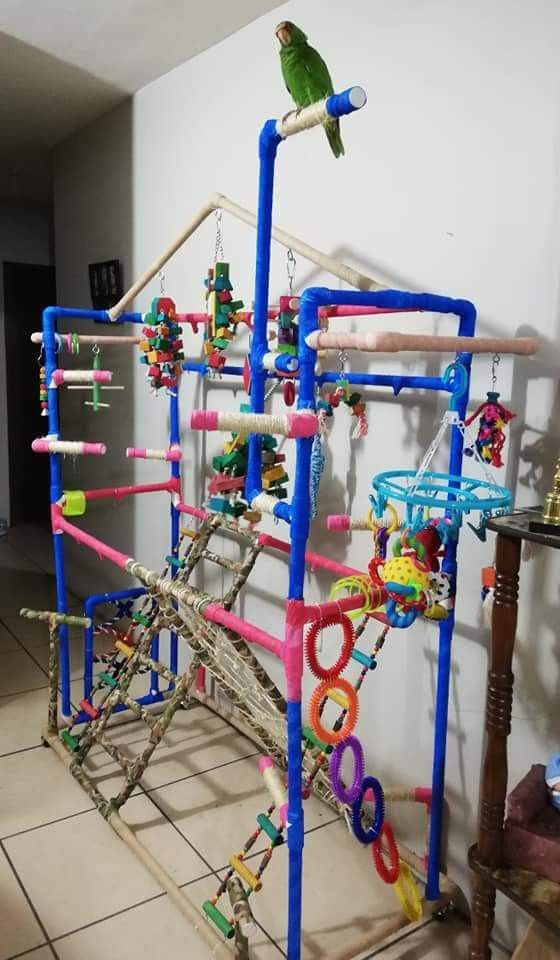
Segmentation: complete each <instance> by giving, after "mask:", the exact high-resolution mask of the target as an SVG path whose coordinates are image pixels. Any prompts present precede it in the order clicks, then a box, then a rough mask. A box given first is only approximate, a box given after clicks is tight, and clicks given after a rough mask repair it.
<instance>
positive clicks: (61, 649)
mask: <svg viewBox="0 0 560 960" xmlns="http://www.w3.org/2000/svg"><path fill="white" fill-rule="evenodd" d="M59 316H60V308H58V307H47V308H46V309H45V310H43V350H44V353H45V381H46V384H47V401H48V424H49V435H50V436H52V437H53V438H55V439H58V431H59V424H58V390H57V388H56V387H51V381H52V376H53V372H54V371H55V370H56V368H57V366H58V363H57V356H56V325H57V319H58V317H59ZM49 469H50V502H51V505H52V504H54V503H56V502H57V501H58V500H60V497H61V496H62V471H61V467H60V457H59V455H58V454H56V453H49ZM53 554H54V572H55V579H56V609H57V612H58V613H66V612H67V604H66V576H65V570H64V539H63V535H62V534H61V533H53ZM58 641H59V643H58V657H59V669H60V687H61V691H62V698H61V699H62V704H61V708H62V713H63V714H64V716H65V717H69V716H70V715H71V712H72V704H71V701H70V650H69V646H68V627H67V626H66V624H62V625H61V626H60V628H59V631H58Z"/></svg>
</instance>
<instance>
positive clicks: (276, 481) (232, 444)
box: [208, 403, 289, 522]
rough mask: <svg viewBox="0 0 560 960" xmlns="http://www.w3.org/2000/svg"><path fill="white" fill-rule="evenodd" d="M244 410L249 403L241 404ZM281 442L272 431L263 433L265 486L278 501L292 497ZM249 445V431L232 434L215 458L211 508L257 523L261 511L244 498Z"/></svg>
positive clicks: (211, 484)
mask: <svg viewBox="0 0 560 960" xmlns="http://www.w3.org/2000/svg"><path fill="white" fill-rule="evenodd" d="M240 411H241V413H250V412H251V407H250V405H249V404H245V403H243V404H241V406H240ZM277 445H278V441H277V440H276V438H275V437H273V436H270V435H269V434H263V435H262V464H263V475H262V479H263V488H264V490H266V492H267V493H270V494H271V495H273V496H275V497H276V498H277V499H278V500H285V499H286V498H287V496H288V491H287V489H286V484H287V483H288V481H289V477H288V474H287V473H286V471H285V469H284V466H283V464H284V462H285V459H286V457H285V454H283V453H277V451H276V447H277ZM248 455H249V444H248V440H247V437H246V435H245V434H241V433H232V435H231V439H230V440H228V441H226V443H225V444H224V446H223V452H222V453H221V454H219V455H218V456H215V457H213V459H212V466H213V468H214V470H215V471H216V475H215V476H214V477H213V478H212V480H211V481H210V484H209V486H208V494H209V500H208V508H209V509H210V510H213V511H215V512H216V513H226V514H229V515H230V516H233V517H242V516H244V517H245V519H247V520H249V521H250V522H255V521H256V520H259V519H260V514H256V512H254V511H252V510H251V509H250V507H249V504H248V503H247V501H246V500H245V499H244V498H243V489H244V486H245V474H246V472H247V459H248Z"/></svg>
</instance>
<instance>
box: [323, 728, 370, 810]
mask: <svg viewBox="0 0 560 960" xmlns="http://www.w3.org/2000/svg"><path fill="white" fill-rule="evenodd" d="M347 747H348V748H349V749H350V750H351V751H352V754H353V756H354V776H353V778H352V785H351V786H350V787H345V786H344V784H343V783H342V781H341V779H340V767H341V765H342V758H343V756H344V751H345V750H346V748H347ZM364 773H365V760H364V751H363V749H362V745H361V743H360V741H359V740H358V738H357V737H347V739H346V740H342V741H341V742H340V743H337V745H336V747H335V748H334V750H333V752H332V753H331V759H330V762H329V774H330V778H331V787H332V792H333V793H334V795H335V797H336V799H337V800H340V802H341V803H348V804H350V803H354V800H356V798H357V797H359V795H360V791H361V788H362V780H363V778H364Z"/></svg>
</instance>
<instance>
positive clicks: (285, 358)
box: [274, 353, 299, 373]
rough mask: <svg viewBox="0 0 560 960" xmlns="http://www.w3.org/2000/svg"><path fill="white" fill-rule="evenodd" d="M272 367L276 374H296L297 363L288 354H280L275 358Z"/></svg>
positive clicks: (295, 358) (295, 359) (294, 358)
mask: <svg viewBox="0 0 560 960" xmlns="http://www.w3.org/2000/svg"><path fill="white" fill-rule="evenodd" d="M274 366H275V368H276V371H277V373H297V371H298V370H299V361H298V358H297V357H293V356H291V354H289V353H280V354H278V356H277V357H276V358H275V361H274Z"/></svg>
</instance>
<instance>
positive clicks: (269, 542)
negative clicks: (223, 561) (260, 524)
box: [259, 533, 362, 577]
mask: <svg viewBox="0 0 560 960" xmlns="http://www.w3.org/2000/svg"><path fill="white" fill-rule="evenodd" d="M259 543H260V544H261V545H262V546H263V547H271V548H272V549H273V550H281V551H282V553H289V552H290V544H289V543H286V541H285V540H278V539H277V537H272V536H271V535H270V534H269V533H261V535H260V537H259ZM305 562H306V563H308V564H309V566H310V567H311V569H312V570H315V569H317V570H330V572H331V573H335V574H337V576H339V577H354V576H356V574H357V575H358V576H362V571H361V570H356V569H355V568H354V567H347V566H345V565H344V564H343V563H337V561H336V560H330V559H329V558H328V557H323V556H322V555H321V554H320V553H313V552H312V551H311V550H306V551H305Z"/></svg>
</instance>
